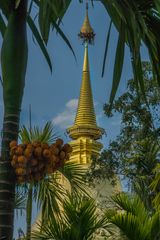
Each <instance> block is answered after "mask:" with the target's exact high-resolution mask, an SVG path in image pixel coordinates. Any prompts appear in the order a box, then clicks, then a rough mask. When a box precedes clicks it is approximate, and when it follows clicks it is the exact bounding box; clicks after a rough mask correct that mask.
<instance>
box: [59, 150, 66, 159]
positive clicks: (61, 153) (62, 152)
mask: <svg viewBox="0 0 160 240" xmlns="http://www.w3.org/2000/svg"><path fill="white" fill-rule="evenodd" d="M65 156H66V154H65V152H64V151H61V152H60V154H59V157H60V159H61V160H63V159H64V158H65Z"/></svg>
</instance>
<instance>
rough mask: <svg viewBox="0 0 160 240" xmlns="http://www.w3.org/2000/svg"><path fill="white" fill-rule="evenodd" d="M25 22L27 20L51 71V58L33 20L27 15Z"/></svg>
mask: <svg viewBox="0 0 160 240" xmlns="http://www.w3.org/2000/svg"><path fill="white" fill-rule="evenodd" d="M27 22H28V25H29V27H30V29H31V31H32V33H33V35H34V37H35V38H36V40H37V42H38V44H39V47H40V49H41V51H42V53H43V55H44V57H45V59H46V61H47V63H48V66H49V68H50V71H51V72H52V63H51V59H50V56H49V54H48V52H47V49H46V47H45V44H44V42H43V39H42V38H41V35H40V34H39V31H38V29H37V27H36V25H35V23H34V21H33V20H32V18H31V17H30V16H28V17H27Z"/></svg>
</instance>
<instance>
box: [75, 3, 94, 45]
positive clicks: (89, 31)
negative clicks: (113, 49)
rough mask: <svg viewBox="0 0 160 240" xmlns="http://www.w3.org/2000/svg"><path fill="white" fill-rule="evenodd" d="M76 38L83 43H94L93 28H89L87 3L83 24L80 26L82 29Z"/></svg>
mask: <svg viewBox="0 0 160 240" xmlns="http://www.w3.org/2000/svg"><path fill="white" fill-rule="evenodd" d="M78 36H79V38H81V39H82V41H83V43H89V44H93V43H94V37H95V33H94V30H93V28H92V27H91V24H90V21H89V17H88V3H86V17H85V19H84V23H83V25H82V28H81V30H80V33H79V34H78Z"/></svg>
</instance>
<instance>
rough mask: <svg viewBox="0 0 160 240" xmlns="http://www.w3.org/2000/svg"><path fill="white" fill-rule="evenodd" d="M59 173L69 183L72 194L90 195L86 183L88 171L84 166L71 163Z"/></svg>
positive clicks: (67, 163) (66, 164)
mask: <svg viewBox="0 0 160 240" xmlns="http://www.w3.org/2000/svg"><path fill="white" fill-rule="evenodd" d="M59 172H60V173H61V174H62V176H63V177H65V179H67V181H68V182H69V185H70V187H71V191H72V192H75V193H76V194H77V193H78V192H81V193H83V194H86V195H88V194H89V188H88V187H87V184H86V183H85V176H86V173H87V169H86V168H85V167H84V166H83V165H81V164H78V163H75V162H70V161H69V162H66V163H65V165H64V167H63V168H60V169H59Z"/></svg>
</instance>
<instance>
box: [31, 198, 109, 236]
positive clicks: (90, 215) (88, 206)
mask: <svg viewBox="0 0 160 240" xmlns="http://www.w3.org/2000/svg"><path fill="white" fill-rule="evenodd" d="M105 226H106V221H105V218H104V217H103V216H98V214H97V208H96V204H95V201H94V200H93V199H89V198H86V197H84V196H82V195H68V196H67V198H65V199H64V200H63V207H62V210H61V213H60V218H58V219H57V218H56V217H55V218H54V217H52V218H49V219H48V221H47V222H46V224H45V225H43V226H42V227H39V230H36V231H34V232H33V234H32V238H33V239H35V240H36V239H37V240H40V239H53V240H63V239H65V240H89V239H96V238H94V237H95V236H96V231H97V230H98V229H101V228H103V227H105Z"/></svg>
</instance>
